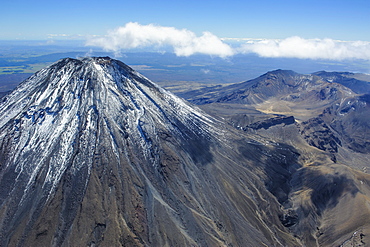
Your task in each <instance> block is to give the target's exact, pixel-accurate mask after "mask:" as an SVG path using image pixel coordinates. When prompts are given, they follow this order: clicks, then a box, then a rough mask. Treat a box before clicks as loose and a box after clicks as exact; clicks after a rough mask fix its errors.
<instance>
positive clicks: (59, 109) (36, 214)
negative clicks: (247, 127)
mask: <svg viewBox="0 0 370 247" xmlns="http://www.w3.org/2000/svg"><path fill="white" fill-rule="evenodd" d="M0 116H1V118H0V162H1V163H0V219H1V221H0V241H1V245H3V246H6V245H9V246H24V245H27V246H50V245H52V246H86V245H88V246H97V245H102V246H121V245H122V246H190V245H192V246H216V245H219V246H227V245H236V246H260V245H261V244H264V245H297V244H298V242H299V241H300V240H299V239H296V238H294V237H293V236H291V235H290V234H289V230H288V229H287V228H286V227H284V225H283V224H282V222H281V219H280V218H281V215H283V214H284V212H283V211H282V210H281V208H280V204H279V202H278V201H277V200H276V199H275V196H274V193H271V191H275V190H279V186H280V185H281V184H282V183H283V184H284V183H285V182H286V181H281V180H276V181H275V177H279V176H281V174H287V171H286V169H288V167H290V166H292V165H294V166H298V158H299V155H298V154H297V152H296V151H295V150H294V148H292V147H289V146H279V145H278V144H276V143H273V142H271V143H268V142H266V141H262V142H259V141H256V140H254V138H252V137H247V136H244V137H243V136H240V135H237V134H235V133H234V131H232V130H229V129H228V128H227V127H226V126H224V125H223V124H222V123H220V122H218V121H217V120H215V119H213V118H211V117H210V116H208V115H206V114H205V113H202V112H201V111H200V110H198V109H196V108H192V107H190V106H189V105H188V104H187V103H185V102H184V101H182V100H181V99H179V98H177V97H175V96H174V95H172V94H170V93H168V92H166V91H164V90H162V89H161V88H159V87H157V86H156V85H155V84H153V83H152V82H150V81H149V80H148V79H146V78H144V77H143V76H141V75H140V74H138V73H136V72H135V71H133V70H132V69H130V68H129V67H127V66H126V65H125V64H123V63H121V62H119V61H116V60H112V59H110V58H86V59H82V60H75V59H63V60H61V61H59V62H57V63H55V64H53V65H51V66H50V67H48V68H46V69H43V70H41V71H39V72H38V73H36V74H35V75H33V76H32V77H30V78H29V79H28V80H26V81H24V82H23V83H22V84H21V85H20V86H19V87H17V88H16V89H15V90H14V91H13V92H12V93H11V94H9V95H7V96H6V97H5V98H3V99H2V103H1V105H0ZM279 167H280V168H281V170H280V169H279ZM284 176H285V175H284ZM267 184H268V186H266V185H267ZM285 193H286V192H285Z"/></svg>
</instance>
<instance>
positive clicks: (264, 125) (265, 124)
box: [243, 116, 295, 130]
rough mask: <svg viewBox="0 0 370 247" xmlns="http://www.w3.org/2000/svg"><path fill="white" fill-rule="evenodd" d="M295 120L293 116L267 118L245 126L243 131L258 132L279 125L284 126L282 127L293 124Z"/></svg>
mask: <svg viewBox="0 0 370 247" xmlns="http://www.w3.org/2000/svg"><path fill="white" fill-rule="evenodd" d="M294 123H295V119H294V117H293V116H289V117H285V116H279V117H274V118H269V119H266V120H263V121H258V122H255V123H252V124H250V125H247V126H245V127H243V130H247V129H254V130H259V129H268V128H270V127H272V126H275V125H279V124H284V125H290V124H294Z"/></svg>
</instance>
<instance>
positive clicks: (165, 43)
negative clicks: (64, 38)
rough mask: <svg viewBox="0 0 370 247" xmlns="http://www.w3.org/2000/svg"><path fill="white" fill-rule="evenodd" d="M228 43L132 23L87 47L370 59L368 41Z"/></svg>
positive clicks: (208, 36) (210, 36) (92, 40)
mask: <svg viewBox="0 0 370 247" xmlns="http://www.w3.org/2000/svg"><path fill="white" fill-rule="evenodd" d="M227 40H228V39H220V38H218V37H217V36H216V35H214V34H212V33H210V32H203V34H202V35H201V36H197V35H196V34H195V33H193V32H191V31H189V30H187V29H181V30H180V29H176V28H174V27H163V26H158V25H154V24H149V25H141V24H139V23H134V22H129V23H127V24H126V25H125V26H123V27H119V28H117V29H114V30H111V31H109V32H108V34H107V35H105V36H95V37H90V38H89V39H88V40H87V43H86V44H87V45H88V46H98V47H102V48H104V49H105V50H108V51H114V52H119V51H121V50H128V49H135V48H153V49H157V50H158V49H160V48H165V47H171V48H172V49H173V52H174V53H175V54H176V55H178V56H191V55H193V54H207V55H212V56H219V57H222V58H226V57H229V56H232V55H235V54H249V53H254V54H257V55H259V56H261V57H271V58H278V57H286V58H301V59H329V60H343V59H365V60H370V42H367V41H338V40H333V39H303V38H301V37H296V36H295V37H289V38H286V39H281V40H272V39H265V40H251V39H250V40H241V41H240V42H238V43H237V45H236V44H235V39H234V40H233V41H234V43H233V46H231V45H230V44H228V42H227Z"/></svg>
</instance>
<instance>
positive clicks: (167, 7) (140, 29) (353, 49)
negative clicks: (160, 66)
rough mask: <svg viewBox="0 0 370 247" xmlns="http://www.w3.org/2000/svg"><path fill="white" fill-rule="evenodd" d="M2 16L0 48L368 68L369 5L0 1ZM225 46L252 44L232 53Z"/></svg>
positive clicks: (236, 0)
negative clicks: (71, 48) (82, 47)
mask: <svg viewBox="0 0 370 247" xmlns="http://www.w3.org/2000/svg"><path fill="white" fill-rule="evenodd" d="M1 8H2V13H1V15H0V24H1V25H0V40H14V39H21V40H53V39H54V40H58V39H81V40H86V42H87V44H88V45H91V46H96V47H101V48H104V49H105V50H109V51H115V52H119V51H120V50H127V49H133V48H143V47H145V48H148V47H150V48H153V49H154V50H161V49H164V48H163V47H172V49H173V51H174V52H175V53H176V54H177V55H179V56H189V55H192V54H195V53H203V54H209V55H216V56H220V57H228V56H231V55H234V54H237V53H256V54H258V55H259V56H264V57H298V58H310V59H320V58H324V59H339V60H340V59H347V58H356V59H366V60H370V31H369V27H370V14H369V13H370V1H369V0H351V1H348V0H336V1H334V0H320V1H318V0H310V1H308V0H300V1H297V0H294V1H293V0H281V1H275V0H259V1H256V0H254V1H245V0H244V1H241V0H228V1H226V0H212V1H209V0H205V1H195V0H186V1H174V0H170V1H167V0H166V1H164V0H157V1H148V0H136V1H133V0H130V1H127V0H119V1H102V0H99V1H98V0H89V1H86V0H80V1H75V0H74V1H72V0H63V1H55V0H47V1H46V0H34V1H29V0H3V1H2V3H1ZM159 34H161V35H160V36H159ZM224 38H249V39H251V40H249V41H245V40H244V41H243V42H244V43H240V44H241V45H240V46H239V47H237V48H235V47H229V45H230V42H229V41H230V40H226V39H224ZM261 39H265V40H261ZM343 41H346V42H343ZM355 41H356V42H355ZM357 41H360V42H357ZM130 42H131V43H130ZM225 42H226V43H225ZM227 42H229V43H227Z"/></svg>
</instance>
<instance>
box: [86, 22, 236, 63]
mask: <svg viewBox="0 0 370 247" xmlns="http://www.w3.org/2000/svg"><path fill="white" fill-rule="evenodd" d="M87 45H90V46H99V47H103V48H104V49H106V50H110V51H116V52H117V51H119V50H121V49H133V48H144V47H157V48H160V47H165V46H171V47H172V48H173V51H174V52H175V53H176V55H178V56H190V55H193V54H196V53H200V54H208V55H214V56H220V57H228V56H231V55H233V49H232V48H231V47H230V46H229V45H227V44H226V43H224V42H222V41H221V39H219V38H218V37H217V36H215V35H213V34H212V33H210V32H204V33H203V35H202V36H199V37H198V36H196V35H195V33H193V32H191V31H189V30H186V29H181V30H179V29H176V28H174V27H162V26H157V25H153V24H149V25H140V24H139V23H134V22H129V23H127V24H126V25H125V26H123V27H119V28H117V29H115V30H112V31H109V32H108V34H107V35H105V36H101V37H91V38H89V39H88V40H87Z"/></svg>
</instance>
